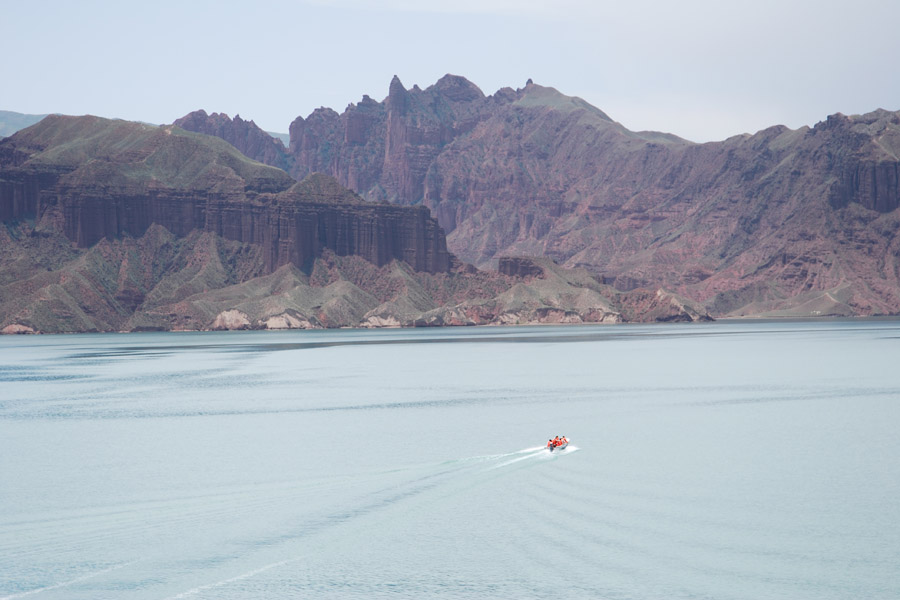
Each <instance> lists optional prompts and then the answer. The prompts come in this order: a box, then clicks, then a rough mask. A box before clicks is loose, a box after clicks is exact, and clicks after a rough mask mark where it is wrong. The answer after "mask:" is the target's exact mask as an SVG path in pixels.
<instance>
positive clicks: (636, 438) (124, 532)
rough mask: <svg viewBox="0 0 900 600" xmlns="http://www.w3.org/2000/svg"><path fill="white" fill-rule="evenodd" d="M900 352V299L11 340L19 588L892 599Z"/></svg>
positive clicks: (94, 594)
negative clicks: (562, 439)
mask: <svg viewBox="0 0 900 600" xmlns="http://www.w3.org/2000/svg"><path fill="white" fill-rule="evenodd" d="M898 358H900V322H898V321H892V320H884V321H878V320H853V321H817V322H718V323H709V324H683V325H615V326H569V327H508V328H503V327H487V328H453V329H417V330H397V329H394V330H377V331H365V330H335V331H291V332H210V333H145V334H97V335H70V336H35V337H20V336H4V337H0V598H2V599H11V598H21V597H27V598H32V597H33V598H36V599H57V598H65V599H98V598H140V599H143V598H154V599H170V598H196V599H201V598H207V599H212V598H216V599H235V598H306V597H315V598H379V597H396V598H411V597H417V598H418V597H425V598H548V597H553V596H562V597H567V598H609V599H660V600H662V599H667V600H669V599H677V598H692V599H707V598H708V599H717V600H719V599H732V598H733V599H759V598H767V599H779V598H783V599H786V600H787V599H790V600H796V599H807V598H808V599H815V600H823V599H831V598H834V599H838V598H840V599H845V598H866V599H875V598H892V599H895V598H898V597H900V566H898V565H900V560H898V557H900V435H898V429H900V368H898V366H897V361H898ZM555 435H565V436H567V437H568V438H569V439H570V440H571V442H572V443H571V445H570V446H569V447H568V448H567V449H565V450H563V451H561V452H555V453H553V454H551V453H549V452H548V451H547V450H545V449H544V448H543V446H544V445H545V444H546V442H547V439H548V438H549V437H553V436H555Z"/></svg>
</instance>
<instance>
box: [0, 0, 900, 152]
mask: <svg viewBox="0 0 900 600" xmlns="http://www.w3.org/2000/svg"><path fill="white" fill-rule="evenodd" d="M898 22H900V2H898V1H897V0H856V1H855V2H853V3H850V2H846V0H844V1H841V2H837V1H834V0H818V1H807V0H779V1H772V0H752V1H747V0H715V1H712V0H680V1H673V0H619V1H618V2H606V1H604V0H554V1H553V2H550V1H541V2H539V1H535V0H455V1H453V2H445V1H437V0H435V1H430V2H429V1H428V0H381V1H379V2H369V1H365V0H331V1H329V0H294V1H268V0H254V1H252V2H251V1H247V0H244V1H242V2H234V1H231V0H218V1H215V2H213V1H204V0H198V1H192V0H181V1H179V2H174V1H171V0H158V1H154V2H129V1H128V0H117V1H115V2H110V1H91V0H83V1H78V2H71V1H48V0H27V1H26V0H16V1H12V0H0V52H2V56H3V60H2V61H0V110H11V111H16V112H22V113H30V114H43V113H51V112H58V113H63V114H95V115H99V116H104V117H116V118H123V119H129V120H138V121H145V122H149V123H171V122H172V121H174V120H175V119H177V118H179V117H181V116H183V115H185V114H187V113H189V112H191V111H193V110H197V109H201V108H202V109H205V110H206V111H207V112H224V113H227V114H228V115H230V116H232V117H233V116H235V115H236V114H240V115H241V117H242V118H244V119H248V120H249V119H252V120H254V121H255V122H256V123H257V125H259V126H260V127H262V128H263V129H265V130H267V131H274V132H287V131H288V128H289V126H290V123H291V121H293V120H294V119H295V118H296V117H297V116H303V117H305V116H307V115H309V114H310V113H311V112H312V111H313V110H314V109H316V108H318V107H320V106H328V107H331V108H334V109H335V110H337V111H338V112H341V111H343V110H344V108H345V107H346V106H347V105H348V104H349V103H351V102H358V101H359V100H360V99H361V98H362V96H363V94H367V95H369V96H371V97H372V98H374V99H376V100H383V99H384V98H385V97H386V96H387V92H388V86H389V84H390V81H391V78H392V77H393V76H394V75H398V76H399V77H400V79H401V81H402V82H403V84H404V85H405V86H406V87H407V88H410V87H412V86H413V85H414V84H418V85H419V87H422V88H425V87H427V86H429V85H431V84H433V83H434V82H435V81H437V80H438V79H439V78H440V77H442V76H443V75H445V74H447V73H453V74H455V75H462V76H464V77H466V78H467V79H469V80H470V81H472V82H473V83H475V84H476V85H477V86H478V87H480V88H481V89H482V90H483V91H484V92H485V93H486V94H492V93H494V92H495V91H497V90H498V89H500V88H502V87H512V88H519V87H523V86H524V85H525V82H526V81H527V80H528V79H529V78H531V79H533V80H534V82H535V83H538V84H541V85H545V86H551V87H554V88H556V89H558V90H559V91H560V92H562V93H564V94H567V95H571V96H579V97H581V98H583V99H585V100H587V101H588V102H590V103H591V104H593V105H595V106H597V107H598V108H600V109H602V110H603V111H604V112H606V113H607V114H608V115H609V116H610V117H612V118H613V119H614V120H616V121H618V122H620V123H621V124H623V125H624V126H625V127H627V128H629V129H631V130H635V131H639V130H656V131H664V132H668V133H674V134H676V135H679V136H681V137H684V138H687V139H690V140H693V141H697V142H705V141H714V140H722V139H725V138H727V137H730V136H732V135H737V134H741V133H754V132H756V131H759V130H760V129H764V128H766V127H769V126H772V125H776V124H780V125H787V126H788V127H791V128H798V127H801V126H804V125H809V126H812V125H814V124H815V123H817V122H819V121H822V120H824V119H825V118H826V117H827V116H828V115H830V114H834V113H837V112H842V113H844V114H848V115H850V114H861V113H866V112H870V111H872V110H875V109H877V108H884V109H887V110H900V76H898V74H897V72H896V68H895V67H896V65H897V62H898V57H900V35H897V34H896V32H895V29H896V24H897V23H898Z"/></svg>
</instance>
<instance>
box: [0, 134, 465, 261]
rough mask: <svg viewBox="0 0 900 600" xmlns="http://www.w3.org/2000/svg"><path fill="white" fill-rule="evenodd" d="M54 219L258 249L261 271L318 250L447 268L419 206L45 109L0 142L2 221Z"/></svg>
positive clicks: (110, 233)
mask: <svg viewBox="0 0 900 600" xmlns="http://www.w3.org/2000/svg"><path fill="white" fill-rule="evenodd" d="M21 218H35V219H36V220H37V221H38V222H41V221H44V220H48V219H54V218H55V219H57V220H58V221H59V222H60V223H61V228H62V231H63V232H64V233H65V235H66V236H67V237H68V238H69V239H71V240H72V241H73V242H75V243H76V244H77V245H78V246H79V247H81V248H87V247H90V246H93V245H94V244H96V243H97V242H99V241H100V240H101V239H104V238H108V239H114V238H118V237H121V236H123V235H130V236H134V237H140V236H142V235H143V234H144V233H145V232H146V231H147V230H148V229H149V228H150V226H151V225H153V224H157V225H161V226H163V227H165V228H166V229H168V230H169V231H171V232H172V233H173V234H175V235H176V236H178V237H183V236H186V235H188V234H189V233H190V232H192V231H195V230H201V231H208V232H211V233H214V234H216V235H219V236H221V237H223V238H225V239H227V240H233V241H236V242H242V243H249V244H256V245H258V246H259V247H260V248H261V249H262V252H263V258H264V262H265V266H266V269H267V270H268V271H274V270H275V269H277V268H278V267H280V266H282V265H285V264H287V263H293V264H295V265H297V266H299V267H307V266H309V264H310V263H311V261H312V260H313V259H314V258H315V257H316V256H318V255H320V254H321V252H322V251H323V250H325V249H328V250H331V251H333V252H335V253H336V254H338V255H358V256H361V257H363V258H365V259H367V260H370V261H371V262H373V263H375V264H376V265H383V264H386V263H388V262H390V261H392V260H394V259H399V260H403V261H406V262H408V263H409V264H410V265H411V266H412V267H413V268H415V269H419V270H423V271H428V272H445V271H447V270H449V269H450V266H451V256H450V254H449V253H448V252H447V249H446V241H445V238H444V233H443V231H442V230H441V228H440V227H439V226H438V225H437V223H436V222H435V220H434V219H432V218H431V216H430V214H429V212H428V209H427V208H425V207H402V206H389V205H383V204H372V203H366V202H363V201H362V200H361V199H360V198H359V197H357V196H356V195H355V194H353V193H352V192H349V191H348V190H346V189H345V188H343V187H341V186H340V185H339V184H338V183H337V182H335V181H334V180H333V179H331V178H330V177H327V176H324V175H314V176H310V177H309V178H307V179H306V180H304V181H303V182H300V183H295V182H294V181H293V180H292V179H291V178H290V177H289V176H288V175H287V174H286V173H284V172H283V171H281V170H278V169H274V168H271V167H267V166H264V165H261V164H259V163H254V162H252V161H250V160H248V159H246V158H245V157H244V156H241V155H240V154H239V153H238V152H237V151H236V150H235V149H234V148H233V147H231V146H230V145H228V144H224V143H223V142H221V141H220V140H218V139H216V138H213V137H209V136H198V135H196V134H193V133H187V132H184V131H182V130H180V129H178V128H175V127H172V126H169V127H164V128H155V127H150V126H145V125H140V124H137V123H128V122H124V121H108V120H105V119H97V118H94V117H83V118H76V117H52V116H51V117H48V118H47V119H45V120H44V121H43V122H42V123H41V124H39V125H37V126H35V127H33V128H31V129H28V130H25V131H22V132H20V133H18V134H16V135H15V136H13V137H11V138H7V139H6V140H4V141H3V142H2V143H0V219H2V220H4V221H9V220H15V219H21Z"/></svg>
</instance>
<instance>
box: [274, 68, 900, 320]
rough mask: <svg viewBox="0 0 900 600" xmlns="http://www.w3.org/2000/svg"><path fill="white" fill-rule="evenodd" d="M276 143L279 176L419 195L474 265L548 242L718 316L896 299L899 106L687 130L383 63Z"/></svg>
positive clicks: (575, 101) (409, 198)
mask: <svg viewBox="0 0 900 600" xmlns="http://www.w3.org/2000/svg"><path fill="white" fill-rule="evenodd" d="M288 153H289V154H290V159H291V160H293V164H292V166H291V173H292V174H293V175H294V176H295V177H303V176H305V175H306V174H307V173H309V172H313V171H321V172H325V173H328V174H330V175H332V176H334V177H335V178H336V179H338V181H340V182H341V183H342V184H343V185H346V186H348V187H350V188H351V189H353V190H355V191H356V192H358V193H359V194H360V195H362V196H363V197H364V198H367V199H372V200H386V201H390V202H393V203H397V204H404V205H420V204H421V205H424V206H427V207H429V208H430V209H431V211H432V214H434V215H435V216H436V217H437V219H438V222H439V223H440V224H441V226H442V227H443V228H444V230H445V231H447V232H448V245H449V248H450V250H451V251H453V252H454V253H455V254H457V255H458V256H459V257H460V258H461V259H463V260H464V261H467V262H471V263H473V264H476V265H478V266H482V267H493V266H494V265H496V261H497V258H498V257H499V256H503V255H518V256H548V257H551V258H553V259H554V260H556V261H557V262H559V263H560V264H563V265H565V266H569V267H576V266H582V267H585V268H587V269H589V270H591V271H592V272H593V273H595V274H597V275H599V276H602V277H603V278H604V279H605V280H606V281H610V282H612V283H613V284H614V285H615V286H616V287H618V288H619V289H621V290H629V289H634V288H637V287H642V286H650V287H665V288H667V289H671V290H673V291H675V292H677V293H679V294H681V295H682V296H684V297H689V298H693V299H695V300H699V301H702V302H704V303H706V304H707V306H709V307H711V309H712V310H714V311H715V312H716V313H717V314H723V315H725V314H728V315H746V314H767V315H796V316H800V315H807V316H808V315H820V314H857V315H865V314H885V313H898V312H900V282H898V271H900V265H898V254H900V252H898V247H900V240H898V238H897V236H896V231H897V230H898V225H900V221H898V214H897V213H898V211H897V207H898V204H900V158H898V157H900V113H895V112H888V111H880V110H879V111H875V112H873V113H870V114H866V115H860V116H849V117H848V116H844V115H840V114H837V115H833V116H831V117H828V119H827V120H825V121H824V122H822V123H819V124H817V125H815V126H814V127H804V128H801V129H799V130H790V129H788V128H786V127H782V126H776V127H771V128H769V129H766V130H763V131H760V132H758V133H756V134H754V135H740V136H735V137H733V138H730V139H728V140H725V141H722V142H714V143H707V144H694V143H691V142H688V141H686V140H682V139H679V138H677V137H675V136H672V135H667V134H662V133H656V132H633V131H629V130H627V129H626V128H624V127H623V126H621V125H620V124H618V123H616V122H615V121H613V120H612V119H611V118H610V117H609V116H608V115H606V114H605V113H603V112H602V111H600V110H599V109H597V108H595V107H593V106H591V105H589V104H587V103H586V102H584V101H583V100H580V99H579V98H573V97H569V96H565V95H564V94H561V93H559V92H557V91H556V90H554V89H552V88H548V87H543V86H540V85H536V84H534V83H531V82H530V81H529V82H528V83H527V84H526V85H525V86H524V87H522V88H519V89H510V88H504V89H501V90H499V91H497V92H496V93H494V94H492V95H489V96H487V95H485V94H483V93H482V92H481V90H479V89H478V88H477V87H476V86H474V85H473V84H472V83H470V82H468V81H467V80H465V79H464V78H462V77H458V76H452V75H447V76H445V77H443V78H441V79H440V80H439V81H438V82H437V83H435V84H434V85H432V86H430V87H428V88H426V89H424V90H423V89H419V88H418V87H417V86H413V87H412V88H411V89H407V88H406V87H405V86H403V84H402V83H401V82H400V80H399V79H398V78H396V77H395V78H394V79H393V81H391V83H390V85H389V88H388V95H387V97H386V98H385V99H384V100H383V101H381V102H378V101H375V100H373V99H371V98H368V97H364V98H363V100H362V101H361V102H359V103H357V104H351V105H350V106H348V107H347V108H346V109H345V110H344V112H343V113H340V114H339V113H337V112H335V111H333V110H331V109H319V110H317V111H315V112H314V113H313V114H311V115H310V116H308V117H306V118H297V119H296V120H295V121H294V123H293V124H292V125H291V143H290V147H289V148H288ZM258 158H263V157H258Z"/></svg>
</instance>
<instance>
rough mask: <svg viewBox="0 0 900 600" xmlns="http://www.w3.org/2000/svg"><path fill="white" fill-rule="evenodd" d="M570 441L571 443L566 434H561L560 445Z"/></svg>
mask: <svg viewBox="0 0 900 600" xmlns="http://www.w3.org/2000/svg"><path fill="white" fill-rule="evenodd" d="M568 443H569V440H567V439H566V436H564V435H561V436H559V445H560V446H562V445H565V444H568Z"/></svg>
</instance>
